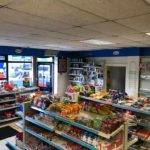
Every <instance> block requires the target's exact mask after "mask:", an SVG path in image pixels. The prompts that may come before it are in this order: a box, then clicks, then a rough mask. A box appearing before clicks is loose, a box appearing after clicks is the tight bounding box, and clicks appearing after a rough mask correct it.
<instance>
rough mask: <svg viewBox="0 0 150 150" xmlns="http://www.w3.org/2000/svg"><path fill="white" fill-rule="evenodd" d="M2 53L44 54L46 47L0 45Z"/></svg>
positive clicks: (0, 53)
mask: <svg viewBox="0 0 150 150" xmlns="http://www.w3.org/2000/svg"><path fill="white" fill-rule="evenodd" d="M0 55H22V56H44V55H45V50H44V49H34V48H20V47H11V46H0Z"/></svg>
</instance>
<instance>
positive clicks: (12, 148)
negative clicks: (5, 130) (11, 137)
mask: <svg viewBox="0 0 150 150" xmlns="http://www.w3.org/2000/svg"><path fill="white" fill-rule="evenodd" d="M6 146H7V147H8V148H9V149H11V150H21V149H20V148H19V147H18V146H17V145H15V144H13V143H11V142H7V143H6Z"/></svg>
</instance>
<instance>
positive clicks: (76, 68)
mask: <svg viewBox="0 0 150 150" xmlns="http://www.w3.org/2000/svg"><path fill="white" fill-rule="evenodd" d="M69 69H70V70H72V69H75V70H83V68H78V67H70V68H69Z"/></svg>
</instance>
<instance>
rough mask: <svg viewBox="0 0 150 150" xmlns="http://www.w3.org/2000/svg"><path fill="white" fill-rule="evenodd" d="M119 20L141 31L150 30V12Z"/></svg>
mask: <svg viewBox="0 0 150 150" xmlns="http://www.w3.org/2000/svg"><path fill="white" fill-rule="evenodd" d="M117 22H119V23H120V24H123V25H126V26H128V27H131V28H134V29H136V30H139V31H141V32H150V14H148V15H142V16H139V17H133V18H129V19H121V20H117Z"/></svg>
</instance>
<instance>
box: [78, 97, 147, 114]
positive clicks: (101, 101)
mask: <svg viewBox="0 0 150 150" xmlns="http://www.w3.org/2000/svg"><path fill="white" fill-rule="evenodd" d="M80 98H82V99H86V100H90V101H94V102H98V103H102V104H108V105H112V106H113V107H116V108H120V109H125V110H130V111H133V112H136V113H142V114H145V115H150V111H144V110H141V109H137V108H134V107H131V106H126V105H121V104H114V103H110V102H107V101H105V100H97V99H94V98H91V97H86V96H80Z"/></svg>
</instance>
